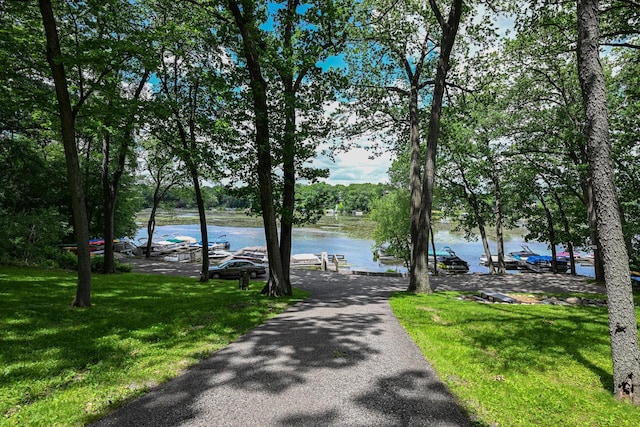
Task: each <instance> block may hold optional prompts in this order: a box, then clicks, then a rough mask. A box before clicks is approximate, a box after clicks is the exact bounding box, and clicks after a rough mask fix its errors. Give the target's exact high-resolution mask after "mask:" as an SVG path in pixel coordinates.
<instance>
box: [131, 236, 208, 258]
mask: <svg viewBox="0 0 640 427" xmlns="http://www.w3.org/2000/svg"><path fill="white" fill-rule="evenodd" d="M195 241H196V239H195V238H193V237H190V236H174V237H173V238H171V239H165V240H154V241H152V242H151V256H158V255H167V254H171V253H174V252H186V251H189V249H190V248H191V245H192V244H193V243H195ZM138 242H139V245H138V248H139V249H140V250H141V252H142V254H146V252H147V238H146V237H143V238H141V239H138Z"/></svg>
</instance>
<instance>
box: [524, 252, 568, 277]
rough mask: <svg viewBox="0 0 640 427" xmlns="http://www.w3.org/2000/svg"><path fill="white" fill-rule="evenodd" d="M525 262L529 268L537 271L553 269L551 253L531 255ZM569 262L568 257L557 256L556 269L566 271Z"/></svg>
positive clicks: (561, 271)
mask: <svg viewBox="0 0 640 427" xmlns="http://www.w3.org/2000/svg"><path fill="white" fill-rule="evenodd" d="M525 264H526V266H527V267H528V268H530V269H531V270H533V271H536V272H548V271H553V257H552V256H551V255H530V256H529V257H527V260H526V261H525ZM568 268H569V263H568V262H567V260H566V259H563V258H558V257H556V271H557V272H558V273H566V272H567V269H568Z"/></svg>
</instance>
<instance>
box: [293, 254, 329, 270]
mask: <svg viewBox="0 0 640 427" xmlns="http://www.w3.org/2000/svg"><path fill="white" fill-rule="evenodd" d="M290 265H291V267H313V266H321V265H322V261H321V260H320V257H319V256H318V255H315V254H293V255H291V264H290Z"/></svg>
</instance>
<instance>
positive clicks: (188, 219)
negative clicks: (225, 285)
mask: <svg viewBox="0 0 640 427" xmlns="http://www.w3.org/2000/svg"><path fill="white" fill-rule="evenodd" d="M149 212H150V209H144V210H142V211H140V212H138V214H137V215H136V219H135V222H136V224H137V225H138V227H139V228H146V227H147V222H148V221H149ZM198 223H199V219H198V211H197V210H195V209H159V210H158V213H157V214H156V226H162V225H179V224H198ZM207 225H215V226H221V227H256V228H262V227H263V222H262V217H261V216H251V215H247V214H245V213H244V212H243V211H242V210H209V211H207ZM296 228H311V229H318V230H330V231H337V232H341V233H345V234H347V235H348V236H350V237H355V238H362V239H371V236H372V233H373V229H374V228H375V222H374V221H373V220H371V219H370V218H369V216H368V215H367V214H365V215H363V216H354V215H349V214H341V215H322V216H321V217H320V219H319V220H318V222H316V223H314V224H302V225H297V226H296ZM433 228H434V231H440V230H448V231H450V232H451V233H459V234H460V235H464V232H463V231H459V232H458V231H455V228H456V224H455V223H454V222H448V221H434V224H433ZM503 234H504V238H505V240H509V239H511V238H521V237H522V236H523V235H524V234H526V229H525V228H524V227H518V228H513V229H505V230H504V232H503ZM442 243H443V244H444V243H446V242H442Z"/></svg>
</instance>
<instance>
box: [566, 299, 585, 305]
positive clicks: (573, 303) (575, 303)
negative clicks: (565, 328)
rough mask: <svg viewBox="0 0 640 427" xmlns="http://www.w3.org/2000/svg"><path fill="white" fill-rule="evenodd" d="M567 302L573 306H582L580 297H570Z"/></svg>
mask: <svg viewBox="0 0 640 427" xmlns="http://www.w3.org/2000/svg"><path fill="white" fill-rule="evenodd" d="M565 301H566V302H567V303H568V304H571V305H582V299H580V298H578V297H569V298H567V299H566V300H565Z"/></svg>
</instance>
